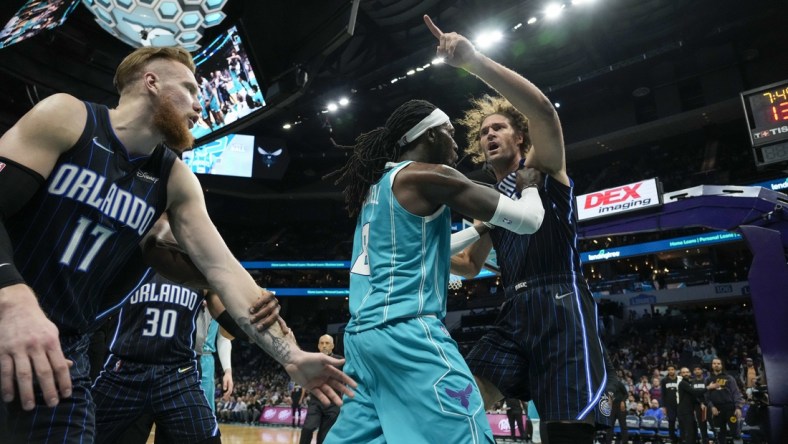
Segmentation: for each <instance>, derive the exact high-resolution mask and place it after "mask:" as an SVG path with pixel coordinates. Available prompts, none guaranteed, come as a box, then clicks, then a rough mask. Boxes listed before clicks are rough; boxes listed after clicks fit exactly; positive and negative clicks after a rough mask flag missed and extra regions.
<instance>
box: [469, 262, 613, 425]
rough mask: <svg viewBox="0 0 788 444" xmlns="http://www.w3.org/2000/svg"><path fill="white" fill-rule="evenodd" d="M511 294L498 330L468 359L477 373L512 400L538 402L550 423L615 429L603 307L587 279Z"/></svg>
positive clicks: (527, 285) (553, 281)
mask: <svg viewBox="0 0 788 444" xmlns="http://www.w3.org/2000/svg"><path fill="white" fill-rule="evenodd" d="M506 290H507V291H506V296H507V298H506V301H505V302H504V303H503V305H502V306H501V312H500V314H499V315H498V319H496V321H495V326H494V327H493V328H492V329H491V330H490V331H489V332H488V333H487V334H485V335H484V337H482V339H481V340H480V341H479V342H478V343H477V344H476V346H474V348H473V349H472V350H471V352H470V353H469V354H468V356H467V357H466V361H467V362H468V366H469V367H470V368H471V371H473V374H474V375H476V376H480V377H483V378H485V379H487V380H488V381H490V382H491V383H492V384H493V385H495V386H496V387H498V389H499V390H500V391H501V393H502V394H503V395H504V396H505V397H507V398H517V399H522V400H533V401H534V403H535V405H536V410H537V411H538V412H539V417H540V419H541V420H542V421H558V420H578V421H587V422H589V423H597V424H600V425H606V424H609V423H610V420H609V418H610V414H611V411H612V398H611V396H610V394H609V393H608V392H607V391H606V384H607V371H606V369H605V361H604V348H603V346H602V343H601V341H600V339H599V334H598V326H597V310H596V303H595V302H594V299H593V296H592V295H591V292H590V291H589V290H588V287H587V285H586V284H585V282H584V281H582V278H577V279H573V278H572V276H554V277H549V278H540V279H535V280H529V281H524V282H519V283H517V284H514V285H512V286H511V287H510V288H507V289H506ZM589 415H591V416H589Z"/></svg>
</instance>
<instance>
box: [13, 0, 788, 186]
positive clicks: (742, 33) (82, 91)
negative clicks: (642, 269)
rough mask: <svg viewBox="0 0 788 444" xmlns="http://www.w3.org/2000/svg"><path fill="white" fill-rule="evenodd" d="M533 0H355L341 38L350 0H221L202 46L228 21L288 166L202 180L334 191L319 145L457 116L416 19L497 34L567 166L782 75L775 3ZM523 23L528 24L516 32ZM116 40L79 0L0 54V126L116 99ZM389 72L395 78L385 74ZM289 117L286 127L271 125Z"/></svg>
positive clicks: (711, 112)
mask: <svg viewBox="0 0 788 444" xmlns="http://www.w3.org/2000/svg"><path fill="white" fill-rule="evenodd" d="M3 3H4V5H3V6H0V14H2V16H3V17H8V16H10V14H11V13H12V12H13V11H9V10H8V9H9V8H10V6H9V5H7V4H5V3H6V2H3ZM10 3H18V2H10ZM546 3H547V0H538V1H537V0H526V1H512V0H495V1H491V0H361V1H360V7H359V11H358V17H357V20H356V24H355V25H356V26H355V31H354V34H353V36H352V37H351V36H349V35H347V34H346V33H345V27H346V25H347V23H348V19H349V14H350V8H351V1H346V0H298V1H292V0H266V1H261V0H229V1H228V3H227V5H226V6H225V8H224V12H225V13H226V14H227V18H226V19H225V21H224V22H223V24H222V25H220V26H217V27H216V28H211V29H208V30H207V31H206V36H205V37H204V39H203V41H208V39H211V38H212V36H215V35H216V34H217V33H218V32H221V31H222V30H223V29H224V27H225V25H227V26H229V25H231V24H233V23H236V22H238V21H240V22H241V24H242V26H243V28H244V30H245V33H246V35H247V36H248V40H249V44H250V46H251V51H252V53H253V56H254V59H255V60H256V62H257V64H258V65H259V66H260V69H261V71H262V72H263V77H264V78H265V79H264V82H268V86H270V85H273V84H277V89H278V90H279V94H278V95H277V96H272V98H271V100H270V103H271V105H272V106H271V107H270V108H269V110H268V111H267V112H266V113H265V114H264V115H263V118H262V119H261V120H259V121H257V122H255V123H254V125H252V126H250V127H249V128H246V129H245V130H244V132H247V133H253V134H259V135H266V136H269V137H277V138H282V139H284V140H285V141H286V142H287V144H288V147H289V149H290V151H291V158H292V161H291V164H290V167H289V170H288V172H287V173H286V174H285V177H284V178H283V179H282V180H280V181H240V180H239V179H224V178H208V179H206V180H205V181H204V182H203V183H204V185H205V187H206V189H207V190H208V191H211V192H215V193H218V194H220V195H223V196H239V197H240V198H244V199H249V198H254V199H277V200H280V201H288V200H292V199H298V198H301V197H312V198H323V197H326V196H328V195H331V196H335V191H336V190H335V189H333V188H332V187H331V186H330V185H329V184H326V183H325V182H323V181H321V180H320V176H322V175H323V174H325V173H326V172H328V171H330V170H332V169H333V168H335V167H336V166H337V165H339V164H341V163H342V162H343V161H344V158H345V157H344V156H345V153H344V152H343V151H342V150H340V149H338V148H337V147H336V146H335V144H350V143H352V142H353V140H354V138H355V136H357V135H358V134H359V133H361V132H363V131H368V130H370V129H372V128H374V127H375V126H378V125H381V124H382V123H383V122H384V121H385V118H386V116H387V115H388V114H389V113H390V112H391V111H392V110H393V109H394V108H396V106H398V105H399V104H401V103H402V102H404V101H406V100H408V99H410V98H423V99H427V100H430V101H432V102H434V103H435V104H437V105H438V106H440V107H441V108H443V109H444V110H446V111H447V112H448V113H449V114H450V115H452V116H457V115H459V113H460V112H461V110H462V109H463V108H464V107H465V106H466V105H467V101H468V99H469V98H470V97H472V96H478V95H480V94H483V93H486V92H489V91H488V90H487V89H486V88H485V87H484V86H483V85H482V84H481V83H480V82H479V81H478V80H476V79H474V78H471V77H470V76H468V75H467V74H465V73H463V72H461V71H459V70H457V69H454V68H451V67H449V66H445V65H444V66H436V67H429V68H427V69H424V70H423V71H421V72H417V73H416V74H414V75H411V76H408V75H406V74H405V73H406V72H407V71H408V70H410V69H415V68H416V67H420V66H424V65H425V64H427V63H429V62H430V61H431V59H432V57H433V54H434V39H433V37H432V35H431V34H430V33H429V32H428V30H427V29H426V27H425V26H424V25H423V22H422V19H421V17H422V15H423V14H429V15H430V16H432V17H433V18H434V19H435V21H436V23H437V24H438V25H439V26H440V27H441V28H442V29H443V30H444V31H457V32H460V33H463V34H465V35H468V36H471V37H472V36H475V35H477V34H478V33H479V32H480V31H482V30H485V29H490V28H498V29H500V30H501V31H502V32H503V35H504V39H503V41H502V42H500V43H498V44H497V45H496V46H495V47H493V48H491V49H488V50H486V52H487V53H488V54H490V55H491V56H492V57H493V58H495V59H496V60H498V61H501V62H502V63H504V64H505V65H507V66H509V67H511V68H513V69H515V70H516V71H518V72H520V73H522V74H524V75H525V76H526V77H528V78H529V79H530V80H532V81H533V82H534V83H535V84H536V85H538V86H539V87H540V88H542V89H543V90H544V91H545V92H546V93H547V95H548V96H549V97H550V99H551V100H553V101H555V102H559V103H561V108H560V109H559V114H560V115H561V118H562V122H563V126H564V130H565V132H566V140H567V146H568V153H569V155H568V159H569V162H570V165H571V163H572V162H577V161H581V160H582V159H586V158H589V157H593V156H595V155H597V154H599V153H603V152H606V151H610V150H616V149H625V148H629V147H633V146H637V145H642V144H647V143H650V142H651V141H653V140H656V139H658V138H660V137H664V136H666V135H673V134H680V133H681V132H682V131H692V130H695V129H698V128H701V127H703V126H704V125H708V124H710V123H718V124H726V123H728V122H731V121H733V120H735V119H737V118H740V117H741V105H740V104H739V103H738V92H740V91H742V90H745V89H749V88H753V87H756V86H760V85H763V84H767V83H772V82H775V81H778V80H783V79H785V78H788V57H786V55H788V43H787V42H786V40H788V39H785V31H784V29H785V28H784V26H783V22H784V20H785V17H786V16H788V14H787V13H788V6H786V4H787V3H788V2H785V1H782V0H753V1H749V2H743V1H740V0H738V1H734V0H595V1H589V0H586V2H584V3H585V4H584V3H579V4H576V3H577V2H572V1H570V0H563V3H564V4H565V5H566V8H565V9H564V13H563V16H562V17H561V18H560V19H558V20H555V21H547V20H545V19H544V17H543V14H542V11H543V9H544V7H545V4H546ZM17 6H18V5H15V6H14V7H17ZM532 16H535V17H538V18H539V20H538V21H537V22H536V23H534V24H531V25H529V24H527V20H528V19H529V18H530V17H532ZM518 24H521V25H520V26H517V25H518ZM515 28H516V29H515ZM130 49H131V48H129V47H128V46H126V45H125V44H123V43H121V42H120V41H119V40H117V39H115V38H113V37H111V36H109V35H108V34H107V33H106V32H104V31H103V30H102V29H101V28H100V27H99V26H98V25H97V24H96V23H95V21H94V17H93V16H92V15H91V14H90V12H89V11H88V10H87V9H86V8H85V7H84V6H83V5H80V6H79V7H78V8H77V10H76V11H75V12H74V14H73V15H72V16H71V18H70V19H69V20H68V21H67V22H66V23H65V24H64V25H63V26H61V27H59V28H56V29H54V30H51V31H47V32H45V33H43V34H42V35H39V36H37V37H35V38H33V39H31V40H29V41H25V42H21V43H19V44H16V45H13V46H11V47H8V48H5V49H2V50H0V104H1V106H0V130H2V131H4V130H5V129H7V128H8V127H10V125H12V124H13V122H15V121H16V119H18V118H19V117H20V116H21V115H22V114H23V113H24V112H25V111H27V110H28V109H29V108H30V107H31V106H32V104H33V103H35V102H36V101H38V100H40V99H41V98H43V97H46V96H47V95H50V94H52V93H54V92H68V93H71V94H74V95H76V96H78V97H81V98H84V99H87V100H92V101H97V102H102V103H107V104H110V105H111V104H114V103H116V101H117V94H116V92H115V91H114V89H113V87H112V75H113V73H114V69H115V66H117V64H118V63H119V61H120V60H121V59H122V57H123V56H124V55H125V54H127V53H128V52H129V51H130ZM304 73H305V74H306V77H304ZM394 78H401V79H400V80H399V81H397V82H396V83H391V80H392V79H394ZM304 80H306V82H305V84H304V85H303V86H301V84H302V83H304V82H303V81H304ZM340 96H347V97H349V99H350V100H351V104H350V105H349V106H348V107H347V108H343V109H341V110H340V111H338V112H336V113H323V112H322V110H323V109H325V106H326V104H327V103H328V102H330V101H332V100H336V99H337V98H338V97H340ZM294 121H300V122H302V123H301V124H300V125H297V126H295V127H293V128H291V129H290V130H288V131H286V130H284V129H283V128H282V125H283V123H285V122H294ZM460 145H461V146H462V143H460ZM464 165H465V164H464ZM465 166H466V167H467V165H465ZM323 193H329V194H323ZM331 193H334V194H331Z"/></svg>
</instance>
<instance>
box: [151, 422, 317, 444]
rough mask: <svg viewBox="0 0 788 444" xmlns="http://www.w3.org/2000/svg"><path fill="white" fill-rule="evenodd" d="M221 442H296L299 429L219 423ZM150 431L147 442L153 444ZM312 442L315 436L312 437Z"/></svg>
mask: <svg viewBox="0 0 788 444" xmlns="http://www.w3.org/2000/svg"><path fill="white" fill-rule="evenodd" d="M219 430H221V432H222V444H247V443H249V444H298V440H299V439H301V429H298V428H293V427H264V426H251V425H243V424H219ZM153 433H154V432H153V431H151V434H150V438H148V444H153ZM312 443H313V444H314V443H315V438H314V437H312Z"/></svg>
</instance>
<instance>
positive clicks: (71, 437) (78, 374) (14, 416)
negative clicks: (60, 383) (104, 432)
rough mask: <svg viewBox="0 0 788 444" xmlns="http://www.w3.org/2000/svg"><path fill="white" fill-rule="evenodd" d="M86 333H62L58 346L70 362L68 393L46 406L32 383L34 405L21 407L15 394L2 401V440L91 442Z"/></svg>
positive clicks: (92, 422)
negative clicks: (26, 408)
mask: <svg viewBox="0 0 788 444" xmlns="http://www.w3.org/2000/svg"><path fill="white" fill-rule="evenodd" d="M89 346H90V336H89V335H87V334H83V335H75V336H63V337H61V338H60V347H61V348H62V350H63V355H64V356H65V357H66V359H70V360H71V361H73V362H74V365H73V366H72V367H71V369H70V372H71V386H72V395H71V397H69V398H63V399H61V400H60V402H59V403H58V405H57V406H56V407H55V408H49V407H47V406H46V403H45V402H44V396H43V394H42V393H41V390H40V389H39V387H38V385H37V384H36V386H35V387H34V388H35V392H36V406H35V408H34V409H33V410H31V411H24V410H22V407H21V405H20V404H19V397H18V396H15V397H14V401H13V402H11V403H8V404H6V408H7V415H8V417H7V430H8V431H7V433H8V436H2V437H0V442H3V443H14V444H16V443H33V442H35V443H67V444H70V443H83V442H93V437H94V435H95V417H94V414H93V400H92V398H91V395H90V360H89V359H88V354H87V351H88V347H89Z"/></svg>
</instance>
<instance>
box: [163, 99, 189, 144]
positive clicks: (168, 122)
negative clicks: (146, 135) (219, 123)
mask: <svg viewBox="0 0 788 444" xmlns="http://www.w3.org/2000/svg"><path fill="white" fill-rule="evenodd" d="M187 122H188V119H187V118H186V117H185V116H184V115H183V113H182V112H180V111H178V108H176V107H175V104H174V103H173V102H172V99H171V98H169V97H164V98H162V100H161V102H159V105H158V106H157V107H156V110H155V111H154V112H153V125H154V126H155V127H156V129H157V130H159V132H160V133H161V134H162V135H163V136H164V142H165V143H166V144H167V145H169V146H170V147H172V148H173V149H176V150H185V149H187V148H191V147H192V145H193V144H194V136H192V133H191V132H190V131H189V124H188V123H187Z"/></svg>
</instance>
